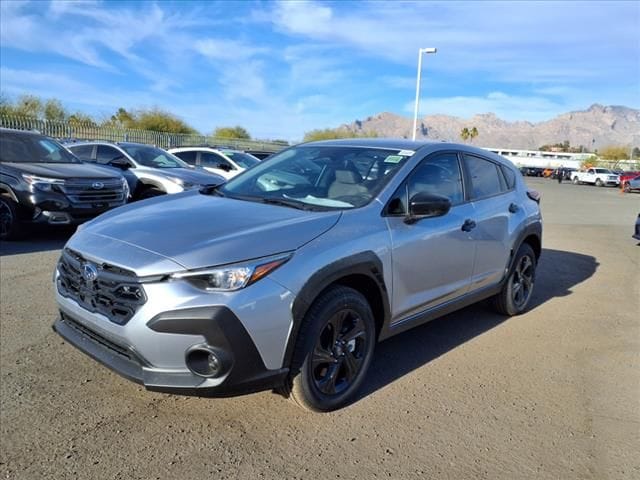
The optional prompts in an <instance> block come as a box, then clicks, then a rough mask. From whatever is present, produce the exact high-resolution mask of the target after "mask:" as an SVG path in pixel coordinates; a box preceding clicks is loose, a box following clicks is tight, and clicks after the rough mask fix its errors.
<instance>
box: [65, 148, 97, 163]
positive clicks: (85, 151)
mask: <svg viewBox="0 0 640 480" xmlns="http://www.w3.org/2000/svg"><path fill="white" fill-rule="evenodd" d="M69 150H71V152H72V153H73V154H74V155H75V156H76V157H78V158H79V159H80V160H82V161H83V162H90V161H92V158H91V155H92V154H93V145H78V146H77V147H69Z"/></svg>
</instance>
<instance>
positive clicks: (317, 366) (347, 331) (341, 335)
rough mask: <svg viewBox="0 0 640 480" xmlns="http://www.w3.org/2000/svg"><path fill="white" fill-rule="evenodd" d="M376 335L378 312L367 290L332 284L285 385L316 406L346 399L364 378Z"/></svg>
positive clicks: (310, 320) (304, 403) (303, 332)
mask: <svg viewBox="0 0 640 480" xmlns="http://www.w3.org/2000/svg"><path fill="white" fill-rule="evenodd" d="M375 339H376V329H375V321H374V319H373V313H372V312H371V307H370V306H369V304H368V302H367V300H366V299H365V298H364V297H363V296H362V294H360V293H359V292H357V291H356V290H354V289H352V288H348V287H343V286H335V287H332V288H330V289H329V290H327V291H326V292H325V293H324V294H322V295H321V296H320V297H319V298H318V299H317V300H316V301H315V302H314V303H313V305H312V306H311V308H310V309H309V311H308V312H307V315H306V316H305V319H304V323H303V325H302V326H301V328H300V334H299V337H298V343H297V344H296V350H295V352H294V358H293V362H292V368H291V372H292V373H291V376H290V378H289V380H288V382H287V385H285V389H286V390H287V393H289V395H290V398H291V399H292V400H294V401H295V402H296V403H297V404H298V405H299V406H301V407H303V408H305V409H307V410H312V411H315V412H327V411H331V410H335V409H337V408H341V407H343V406H344V405H346V404H347V403H348V402H349V401H350V400H352V398H353V396H354V394H355V393H356V392H357V390H358V389H359V388H360V386H361V385H362V382H363V381H364V378H365V375H366V373H367V369H368V368H369V364H370V363H371V359H372V357H373V350H374V346H375Z"/></svg>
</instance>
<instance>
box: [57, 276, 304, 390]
mask: <svg viewBox="0 0 640 480" xmlns="http://www.w3.org/2000/svg"><path fill="white" fill-rule="evenodd" d="M55 277H56V279H55V283H56V285H57V280H58V277H59V273H57V272H56V275H55ZM144 289H145V292H146V295H147V297H148V299H147V301H146V303H145V304H144V305H142V306H141V307H140V308H139V310H137V311H136V313H135V315H134V316H133V317H132V318H131V319H129V320H128V321H127V322H126V323H124V324H118V323H115V322H114V321H111V320H110V319H109V318H107V317H106V316H105V315H104V314H101V313H99V312H90V311H88V310H86V309H85V308H83V307H82V306H81V305H80V304H78V303H77V302H76V301H75V300H73V299H72V298H68V297H65V296H63V295H61V294H60V292H59V291H58V289H57V287H56V300H57V303H58V307H59V310H60V318H59V319H57V320H56V322H55V323H54V325H53V328H54V330H55V331H56V332H57V333H58V334H59V335H60V336H62V337H63V338H64V339H65V340H67V341H68V342H69V343H71V344H72V345H74V346H75V347H77V348H78V349H80V350H81V351H83V352H84V353H86V354H87V355H89V356H90V357H92V358H94V359H95V360H97V361H98V362H100V363H102V364H103V365H105V366H107V367H108V368H110V369H112V370H113V371H115V372H116V373H119V374H120V375H122V376H124V377H126V378H128V379H130V380H132V381H134V382H137V383H139V384H142V385H144V386H145V387H146V388H147V389H149V390H154V391H163V392H173V393H180V394H185V395H199V396H230V395H238V394H242V393H250V392H254V391H259V390H266V389H269V388H274V387H277V386H279V385H281V384H282V383H283V381H284V378H285V376H286V375H287V373H288V370H287V369H286V368H283V359H284V352H285V350H286V346H287V342H288V338H289V333H290V331H291V326H292V320H291V304H292V301H293V294H292V293H291V292H289V291H288V290H286V289H284V288H283V287H282V286H280V285H279V284H278V283H276V282H274V281H272V280H270V279H269V278H264V279H262V280H261V281H260V282H257V283H256V284H254V285H251V286H250V287H247V288H246V289H243V290H239V291H237V292H227V293H222V292H220V293H207V292H202V291H200V290H198V289H196V288H195V287H192V286H191V285H189V284H188V283H187V282H185V281H158V282H156V283H145V284H144ZM194 348H203V349H207V350H211V351H214V352H217V353H219V358H220V359H221V360H222V364H223V369H222V371H221V372H220V373H219V374H216V375H215V376H205V375H198V374H196V373H194V370H195V371H197V369H194V368H193V363H190V361H189V359H188V352H190V351H191V350H192V349H194Z"/></svg>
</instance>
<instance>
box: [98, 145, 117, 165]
mask: <svg viewBox="0 0 640 480" xmlns="http://www.w3.org/2000/svg"><path fill="white" fill-rule="evenodd" d="M121 157H124V155H122V153H120V152H119V151H118V150H116V149H115V148H113V147H108V146H107V145H98V151H97V152H96V160H97V162H98V163H102V164H107V163H109V162H110V161H111V160H115V159H116V158H121Z"/></svg>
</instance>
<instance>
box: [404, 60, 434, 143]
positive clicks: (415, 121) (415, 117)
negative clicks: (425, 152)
mask: <svg viewBox="0 0 640 480" xmlns="http://www.w3.org/2000/svg"><path fill="white" fill-rule="evenodd" d="M437 51H438V50H437V49H435V48H420V49H418V78H417V80H416V101H415V104H414V108H413V133H412V134H411V140H415V139H416V130H417V128H418V104H419V103H420V74H421V73H422V54H423V53H436V52H437Z"/></svg>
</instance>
